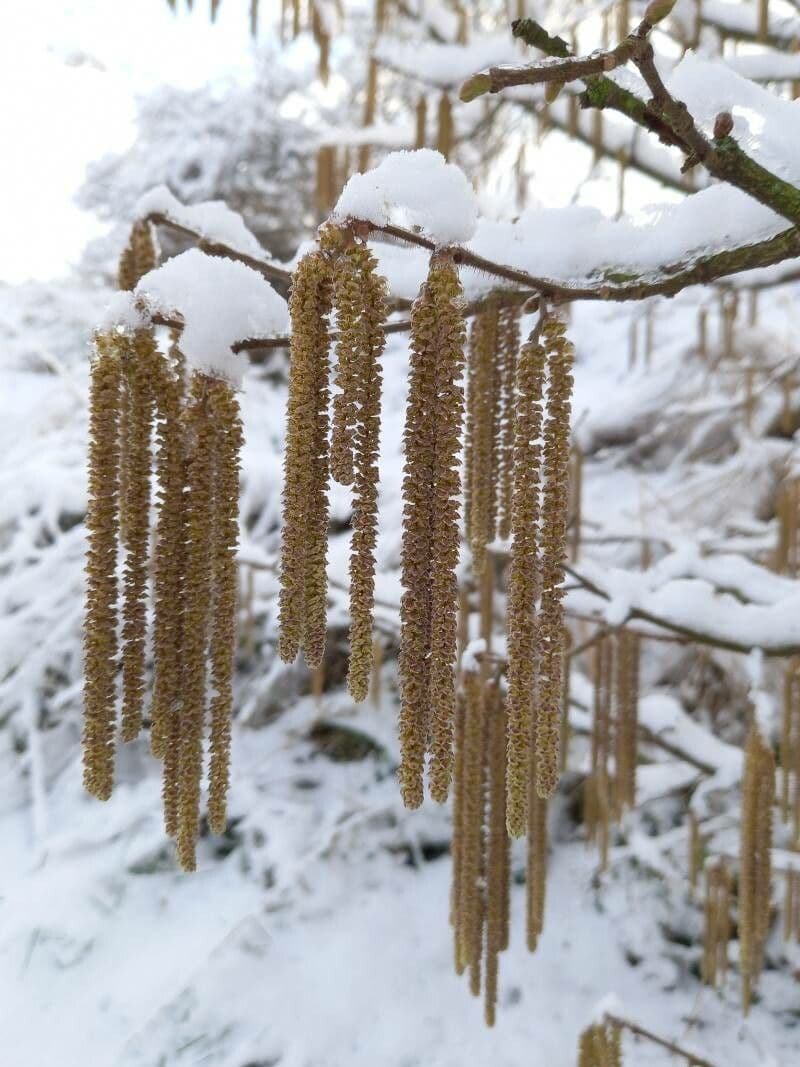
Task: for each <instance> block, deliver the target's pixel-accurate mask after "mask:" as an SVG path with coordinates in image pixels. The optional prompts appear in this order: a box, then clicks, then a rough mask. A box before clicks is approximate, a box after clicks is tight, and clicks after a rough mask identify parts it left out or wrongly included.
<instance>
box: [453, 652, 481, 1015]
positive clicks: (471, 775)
mask: <svg viewBox="0 0 800 1067" xmlns="http://www.w3.org/2000/svg"><path fill="white" fill-rule="evenodd" d="M464 688H465V695H466V720H465V724H464V787H463V801H462V803H463V807H462V840H463V844H462V850H463V854H462V880H461V905H460V917H461V923H460V928H459V930H457V936H458V937H459V939H460V945H461V952H460V956H461V959H462V961H463V966H464V968H466V969H468V970H469V985H470V989H471V992H473V994H474V996H476V997H477V996H478V994H479V992H480V976H481V955H482V949H483V919H484V913H483V893H482V878H483V844H484V824H483V816H484V791H485V761H484V755H485V751H486V719H487V706H486V704H487V701H486V697H487V692H486V686H485V682H484V678H483V675H482V673H478V672H470V671H468V672H467V673H466V674H465V676H464Z"/></svg>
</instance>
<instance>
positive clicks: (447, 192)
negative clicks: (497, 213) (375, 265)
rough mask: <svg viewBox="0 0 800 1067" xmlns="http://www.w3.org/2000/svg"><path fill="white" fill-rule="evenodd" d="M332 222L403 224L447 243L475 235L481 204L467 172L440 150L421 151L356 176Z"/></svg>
mask: <svg viewBox="0 0 800 1067" xmlns="http://www.w3.org/2000/svg"><path fill="white" fill-rule="evenodd" d="M332 218H333V219H336V220H339V221H342V222H344V221H346V220H347V219H349V218H357V219H364V220H366V221H367V222H373V223H375V225H376V226H387V225H391V224H394V225H398V226H403V227H404V228H405V229H414V230H419V231H422V233H424V234H425V235H426V236H428V237H430V238H431V239H432V240H433V241H435V242H436V243H437V244H441V245H447V244H453V243H457V242H459V243H460V242H463V241H468V240H469V239H470V237H472V235H473V233H474V232H475V225H476V223H477V220H478V202H477V200H476V197H475V192H474V190H473V188H472V186H471V185H470V183H469V181H468V180H467V178H466V176H465V175H464V173H463V171H461V170H460V169H459V168H458V167H456V166H454V165H453V164H452V163H448V162H447V161H446V160H445V158H444V156H443V155H442V154H441V153H440V152H434V151H433V150H432V149H430V148H420V149H418V150H416V151H414V152H392V153H390V154H389V155H388V156H386V158H385V159H383V160H381V162H380V163H379V164H378V166H377V167H374V168H373V169H372V170H368V171H366V172H365V173H364V174H354V175H353V176H352V177H351V178H350V180H349V181H348V183H347V185H345V187H344V189H343V190H342V195H341V196H340V197H339V201H338V203H337V204H336V207H335V208H334V210H333V213H332Z"/></svg>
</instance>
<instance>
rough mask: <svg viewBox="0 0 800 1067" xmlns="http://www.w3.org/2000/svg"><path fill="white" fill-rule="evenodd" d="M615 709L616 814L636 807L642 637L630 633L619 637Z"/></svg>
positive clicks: (622, 632) (616, 659)
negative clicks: (640, 645)
mask: <svg viewBox="0 0 800 1067" xmlns="http://www.w3.org/2000/svg"><path fill="white" fill-rule="evenodd" d="M616 645H617V654H616V657H615V666H616V678H615V682H614V689H615V693H614V696H615V708H614V713H615V714H614V757H615V758H614V763H615V771H614V792H615V807H616V810H617V812H620V813H621V812H622V811H623V810H624V809H625V808H633V807H634V806H635V804H636V761H637V738H636V735H637V731H638V727H639V723H638V720H639V637H638V635H637V634H634V633H631V631H629V630H622V631H620V632H619V633H618V634H617V636H616Z"/></svg>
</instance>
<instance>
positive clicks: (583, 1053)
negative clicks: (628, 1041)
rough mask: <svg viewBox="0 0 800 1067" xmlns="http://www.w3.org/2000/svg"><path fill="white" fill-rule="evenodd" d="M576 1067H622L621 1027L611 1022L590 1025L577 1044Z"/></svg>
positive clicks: (604, 1021) (605, 1021)
mask: <svg viewBox="0 0 800 1067" xmlns="http://www.w3.org/2000/svg"><path fill="white" fill-rule="evenodd" d="M578 1067H622V1027H621V1026H620V1025H619V1023H617V1022H615V1021H613V1020H603V1021H602V1022H597V1023H592V1025H591V1026H587V1027H586V1029H585V1030H584V1031H583V1032H582V1034H581V1036H580V1040H579V1042H578Z"/></svg>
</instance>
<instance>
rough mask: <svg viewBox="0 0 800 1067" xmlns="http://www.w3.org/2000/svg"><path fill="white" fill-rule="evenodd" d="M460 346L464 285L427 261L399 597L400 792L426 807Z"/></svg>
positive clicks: (436, 741) (453, 544)
mask: <svg viewBox="0 0 800 1067" xmlns="http://www.w3.org/2000/svg"><path fill="white" fill-rule="evenodd" d="M463 346H464V323H463V313H462V307H461V286H460V283H459V280H458V274H457V272H456V269H455V267H454V266H453V264H452V262H451V261H450V259H449V258H447V257H441V256H435V257H433V258H432V260H431V265H430V269H429V273H428V278H427V280H426V282H425V284H424V285H423V287H422V290H421V291H420V295H419V297H418V298H417V300H416V301H415V303H414V307H413V308H412V313H411V371H410V377H409V399H408V405H407V408H406V427H405V433H404V444H405V466H404V479H403V494H404V507H403V546H402V580H403V589H404V592H403V597H402V600H401V606H400V621H401V650H400V657H399V661H398V666H399V673H400V690H401V706H400V744H401V762H400V786H401V791H402V793H403V799H404V801H405V803H406V805H407V806H409V807H417V806H418V805H419V804H420V803H421V802H422V773H423V764H424V759H425V750H426V743H427V741H428V738H430V753H431V765H430V786H431V795H432V796H433V797H434V798H435V799H436V800H440V801H441V800H444V799H445V798H446V796H447V790H448V788H449V783H450V776H451V772H452V760H453V751H452V750H453V716H454V711H455V679H454V674H453V664H454V661H455V655H456V637H457V601H458V584H457V581H456V576H455V568H456V564H457V562H458V495H459V492H460V488H461V486H460V478H459V470H458V454H459V450H460V434H461V422H462V419H463V393H462V390H461V386H460V384H459V380H460V376H461V370H462V364H463Z"/></svg>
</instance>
